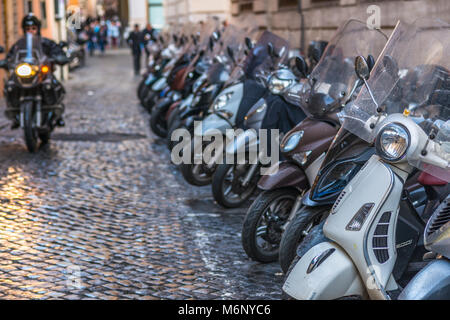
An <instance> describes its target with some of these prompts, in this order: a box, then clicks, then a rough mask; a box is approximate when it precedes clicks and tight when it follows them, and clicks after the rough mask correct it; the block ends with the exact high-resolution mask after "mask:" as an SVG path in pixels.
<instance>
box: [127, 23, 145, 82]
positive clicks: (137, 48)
mask: <svg viewBox="0 0 450 320" xmlns="http://www.w3.org/2000/svg"><path fill="white" fill-rule="evenodd" d="M127 42H128V45H129V46H130V47H131V51H132V54H133V63H134V74H135V75H139V74H140V71H141V52H142V45H143V43H142V34H141V32H140V30H139V25H138V24H135V25H134V30H133V31H132V32H131V33H130V35H129V36H128V38H127Z"/></svg>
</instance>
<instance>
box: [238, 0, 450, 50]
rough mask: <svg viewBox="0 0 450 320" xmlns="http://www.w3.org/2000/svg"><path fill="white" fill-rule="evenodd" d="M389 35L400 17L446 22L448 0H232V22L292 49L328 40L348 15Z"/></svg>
mask: <svg viewBox="0 0 450 320" xmlns="http://www.w3.org/2000/svg"><path fill="white" fill-rule="evenodd" d="M377 13H379V22H380V27H381V29H382V30H383V31H385V32H386V33H388V34H390V32H391V31H392V30H393V28H394V27H395V25H396V23H397V21H398V20H399V19H400V20H402V21H405V22H413V21H414V20H415V19H417V18H419V17H432V18H440V19H442V20H444V21H447V22H449V19H450V1H449V0H378V1H372V0H231V23H234V24H236V25H244V24H245V25H248V24H251V25H255V26H258V27H260V28H262V29H268V30H271V31H273V32H274V33H277V34H279V35H280V36H282V37H284V38H286V39H288V40H289V41H290V43H291V45H292V47H293V48H297V49H298V48H305V47H306V46H307V45H308V43H309V42H310V41H311V40H327V41H328V40H330V39H331V37H332V36H333V34H334V32H335V31H336V30H337V28H338V27H339V26H340V25H341V24H342V23H344V22H345V21H346V20H348V19H349V18H356V19H359V20H361V21H368V20H370V22H371V23H372V22H373V17H374V16H373V15H374V14H377Z"/></svg>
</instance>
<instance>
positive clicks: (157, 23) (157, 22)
mask: <svg viewBox="0 0 450 320" xmlns="http://www.w3.org/2000/svg"><path fill="white" fill-rule="evenodd" d="M148 20H149V22H150V24H151V25H152V27H153V28H155V29H161V28H162V27H163V26H164V9H163V5H162V0H148Z"/></svg>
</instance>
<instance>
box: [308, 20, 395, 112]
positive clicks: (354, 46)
mask: <svg viewBox="0 0 450 320" xmlns="http://www.w3.org/2000/svg"><path fill="white" fill-rule="evenodd" d="M386 41H387V36H386V35H385V34H384V33H382V32H381V31H379V30H375V29H369V28H368V27H367V24H366V23H363V22H361V21H358V20H349V21H347V22H346V23H345V24H344V25H342V26H341V27H340V28H339V29H338V31H337V32H336V34H335V35H334V37H333V38H332V40H331V41H330V42H329V44H328V46H327V47H326V49H325V51H324V53H323V55H322V57H321V59H320V60H319V63H318V64H317V66H316V67H315V68H314V70H313V71H312V72H311V75H310V77H309V79H310V81H309V83H310V87H309V86H305V87H304V90H308V91H309V92H308V91H306V92H303V93H301V95H302V97H303V103H302V105H303V106H304V109H305V111H306V112H308V113H310V114H311V115H313V116H323V115H324V114H327V113H329V112H335V111H336V110H337V108H339V107H341V104H342V102H343V101H344V99H345V98H346V97H348V95H349V93H350V92H351V91H352V89H353V87H354V86H355V84H356V82H357V80H358V77H357V75H356V73H355V67H354V65H355V57H356V56H358V55H362V56H364V57H367V56H368V55H369V54H370V55H372V56H373V57H374V59H376V57H378V55H379V54H380V52H381V50H383V47H384V45H385V44H386Z"/></svg>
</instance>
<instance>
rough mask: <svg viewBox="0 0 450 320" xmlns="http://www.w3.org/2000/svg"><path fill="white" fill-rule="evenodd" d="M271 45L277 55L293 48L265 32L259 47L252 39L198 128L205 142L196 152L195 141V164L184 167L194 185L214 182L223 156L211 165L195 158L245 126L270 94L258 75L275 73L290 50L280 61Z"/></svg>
mask: <svg viewBox="0 0 450 320" xmlns="http://www.w3.org/2000/svg"><path fill="white" fill-rule="evenodd" d="M269 43H271V44H272V46H273V47H274V48H277V49H276V50H277V52H278V50H279V49H281V48H283V47H285V48H288V47H289V45H288V43H287V42H286V41H285V40H284V39H282V38H280V37H278V36H276V35H274V34H273V33H271V32H269V31H265V32H264V33H262V35H261V36H260V37H259V39H258V42H257V43H256V45H253V44H252V43H251V42H250V39H248V40H247V41H246V45H247V47H248V49H249V50H251V52H250V53H249V55H248V56H247V57H246V59H245V61H244V62H243V63H242V64H241V65H239V66H238V67H237V68H236V69H235V70H233V73H232V75H231V76H230V79H229V80H228V81H227V83H226V84H225V86H224V87H225V89H224V90H222V92H221V93H220V94H219V95H218V96H217V98H216V99H215V100H214V102H213V103H212V105H211V106H210V109H209V110H208V113H209V115H208V116H206V117H205V118H204V119H203V121H202V122H201V123H200V124H199V125H197V127H196V128H195V129H194V138H195V137H197V139H200V140H202V142H203V143H200V144H199V148H198V149H196V148H195V146H196V144H195V143H194V140H195V139H192V145H191V157H192V160H191V163H185V164H182V165H180V170H181V173H182V174H183V177H184V178H185V179H186V181H187V182H189V183H190V184H192V185H198V186H202V185H207V184H209V183H211V179H212V175H213V173H214V171H215V169H216V164H217V161H220V160H219V158H221V157H222V153H220V152H218V153H217V154H216V155H215V157H214V159H212V161H211V162H210V163H205V162H204V161H194V159H196V158H200V159H202V158H203V151H204V149H205V148H206V147H207V146H208V144H210V143H211V141H215V140H214V139H215V137H216V135H217V133H220V134H222V135H223V137H225V134H226V130H227V129H233V128H240V127H242V124H243V121H244V117H245V115H246V114H247V112H248V111H249V109H250V108H251V107H252V106H253V105H254V103H255V102H256V101H258V100H259V99H260V98H261V97H262V96H263V95H264V94H265V92H266V89H265V88H264V86H263V85H262V84H261V83H260V81H261V80H260V79H258V77H257V75H261V73H262V72H264V71H265V70H271V69H272V68H273V66H274V65H277V64H278V61H282V60H284V59H285V58H286V56H287V54H288V50H283V51H280V52H282V53H283V55H282V56H280V57H278V58H277V59H276V60H277V61H276V60H274V59H273V58H272V57H270V56H269V54H268V52H267V46H268V44H269ZM264 75H266V74H264ZM224 139H225V138H224Z"/></svg>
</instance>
